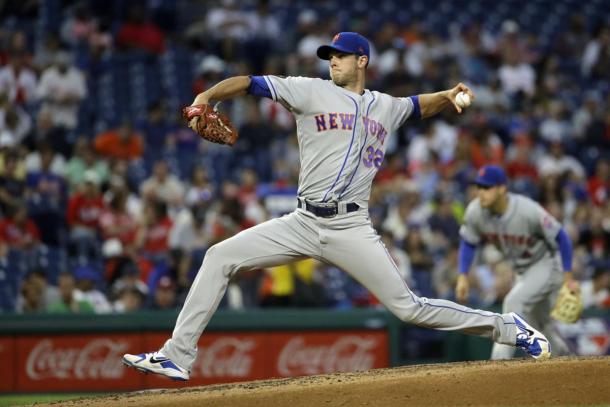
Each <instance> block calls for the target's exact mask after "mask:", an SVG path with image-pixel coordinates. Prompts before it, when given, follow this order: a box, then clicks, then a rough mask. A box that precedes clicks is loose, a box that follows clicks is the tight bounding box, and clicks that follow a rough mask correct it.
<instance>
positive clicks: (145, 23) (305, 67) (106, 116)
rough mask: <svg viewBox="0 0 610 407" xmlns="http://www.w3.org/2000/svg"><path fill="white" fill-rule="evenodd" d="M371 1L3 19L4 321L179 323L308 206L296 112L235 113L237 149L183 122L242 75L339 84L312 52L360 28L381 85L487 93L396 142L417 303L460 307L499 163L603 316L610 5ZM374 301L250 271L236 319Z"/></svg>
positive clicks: (400, 134)
mask: <svg viewBox="0 0 610 407" xmlns="http://www.w3.org/2000/svg"><path fill="white" fill-rule="evenodd" d="M372 3H373V2H372V1H361V2H354V3H353V4H352V2H343V1H337V2H323V1H314V2H301V1H295V2H283V1H272V0H270V1H265V0H259V1H254V0H251V1H246V2H237V1H233V0H223V1H219V2H212V1H209V2H207V1H206V2H200V1H186V0H182V1H177V2H164V1H161V2H158V1H124V2H123V1H120V0H114V1H97V0H89V1H86V0H85V1H78V2H76V1H61V0H49V1H44V2H35V1H34V2H32V1H24V2H3V3H1V4H0V17H1V20H0V292H1V295H0V297H1V298H2V300H1V301H0V306H1V309H2V311H5V312H13V311H15V312H21V313H30V312H61V313H67V312H94V313H106V312H130V311H135V310H139V309H175V308H177V307H179V306H180V304H181V303H182V302H183V301H184V299H185V296H186V293H187V292H188V288H189V286H190V284H191V282H192V280H193V278H194V276H195V275H196V273H197V271H198V269H199V267H200V264H201V261H202V259H203V256H204V255H205V251H206V250H207V248H209V247H210V246H211V245H213V244H215V243H217V242H220V241H222V240H224V239H226V238H228V237H230V236H232V235H234V234H235V233H238V232H239V231H241V230H244V229H246V228H249V227H252V226H254V225H256V224H258V223H261V222H263V221H265V220H267V219H270V218H272V217H275V216H278V215H281V214H282V213H286V212H289V211H291V210H293V209H294V208H295V207H296V199H295V196H296V185H297V181H298V170H299V153H298V146H297V144H296V137H295V136H294V135H295V127H294V122H293V119H292V117H291V115H290V114H289V113H288V112H287V111H286V110H285V109H284V108H283V107H282V106H280V105H279V104H277V103H274V102H272V101H270V100H268V99H255V98H252V97H248V98H243V99H239V100H236V101H233V102H227V103H225V104H223V106H222V107H221V108H222V109H224V110H225V111H226V112H227V113H229V115H230V116H231V118H232V120H233V121H234V122H235V123H236V124H237V125H238V127H239V131H240V139H239V141H238V143H237V144H236V146H235V147H233V148H229V147H226V146H217V145H213V144H210V143H206V142H203V141H201V140H199V139H198V138H197V136H196V135H195V134H194V133H193V132H192V131H190V130H189V129H188V128H186V126H185V125H184V123H183V122H182V120H181V118H180V116H179V107H180V106H182V105H187V104H190V103H191V102H192V99H193V98H194V96H195V95H196V94H197V93H198V92H200V91H202V90H204V89H207V88H209V87H210V86H212V85H213V84H215V83H217V82H218V81H220V80H222V79H223V78H225V77H228V76H232V75H237V74H275V75H302V76H320V77H324V78H327V77H328V66H327V63H326V62H324V61H321V60H318V59H317V57H316V56H315V51H316V49H317V47H318V46H319V45H321V44H324V43H328V42H329V41H330V40H331V39H332V36H333V35H334V34H335V33H336V32H339V31H346V30H349V31H358V32H360V33H362V34H364V35H366V36H367V37H368V38H369V39H370V40H371V41H372V45H373V47H372V48H373V49H372V57H371V62H370V66H369V68H368V73H367V87H368V88H370V89H375V90H380V91H384V92H387V93H389V94H392V95H394V96H409V95H415V94H419V93H426V92H433V91H437V90H442V89H447V88H449V87H452V86H454V85H455V84H456V83H457V82H459V81H463V82H465V83H467V84H468V85H469V86H471V87H472V89H473V90H474V92H475V94H476V96H477V99H476V102H475V103H474V104H473V106H471V107H470V108H469V109H467V110H466V112H465V113H464V114H462V115H457V114H456V113H455V112H451V111H447V112H445V113H443V114H441V115H439V116H437V117H435V118H434V119H430V120H425V121H421V122H416V121H413V122H407V124H406V125H405V126H403V128H401V129H400V130H399V131H397V132H396V133H395V134H392V135H391V136H390V137H389V138H388V142H389V143H390V144H389V146H388V151H387V154H386V160H385V162H384V164H383V167H382V168H381V170H380V171H379V173H378V176H377V178H376V180H375V184H374V188H373V194H372V197H371V201H370V213H371V219H372V221H373V224H374V226H375V228H376V229H377V230H378V231H379V233H380V235H381V236H382V239H383V242H384V243H385V245H386V247H387V248H388V251H389V252H390V254H391V255H392V257H393V258H394V260H395V261H396V263H397V265H398V266H399V268H400V270H401V273H402V275H403V277H404V279H405V280H406V281H407V283H408V284H409V285H410V286H411V287H412V288H413V289H414V291H416V292H417V293H418V294H420V295H423V296H428V297H434V298H448V299H453V297H454V287H455V280H456V277H457V247H458V242H459V234H458V231H459V226H460V222H461V220H462V216H463V212H464V208H465V206H466V204H467V203H468V202H469V201H470V200H471V199H472V198H473V197H474V190H473V188H472V187H471V185H470V184H469V183H470V181H471V180H472V179H473V177H474V175H475V174H476V170H477V168H479V167H480V166H483V165H486V164H499V165H502V166H503V167H504V168H506V170H507V172H508V174H509V176H510V189H511V190H512V191H514V192H518V193H522V194H526V195H528V196H531V197H532V198H534V199H536V200H537V201H539V202H540V203H541V204H542V205H543V206H544V207H545V208H546V209H547V210H549V211H550V213H551V214H553V215H554V216H555V217H556V218H557V219H559V220H560V221H561V222H562V223H563V225H564V226H565V228H566V230H567V231H568V233H569V235H570V237H571V238H572V241H573V243H574V250H575V255H574V273H575V275H576V277H577V278H578V279H579V280H581V283H582V289H583V292H584V293H585V302H586V306H587V307H597V308H610V294H609V290H610V201H609V200H608V194H609V192H610V10H609V9H608V5H607V4H605V3H604V2H603V1H592V2H590V3H588V5H587V7H584V8H581V7H577V4H575V3H574V2H572V1H570V0H559V1H553V2H545V1H540V2H530V3H528V2H519V1H515V2H514V6H515V7H517V6H519V7H521V6H523V7H524V8H523V12H520V13H519V16H518V18H517V16H515V17H514V19H509V18H504V16H505V15H508V14H510V10H508V12H507V10H505V6H502V4H504V3H507V4H511V2H498V3H497V4H496V3H491V2H477V1H474V0H473V1H463V2H459V5H458V4H457V3H458V2H446V1H445V2H442V4H440V5H439V7H438V8H436V7H435V10H434V13H436V14H437V16H436V17H435V16H433V15H432V14H425V12H424V11H423V10H424V8H425V7H424V6H423V3H422V2H419V1H413V2H409V3H408V4H407V5H405V6H404V7H401V9H400V10H397V9H393V7H395V6H394V5H393V3H392V2H382V4H381V7H379V4H377V6H378V7H372V6H373V4H372ZM375 3H378V2H375ZM532 4H533V6H532ZM458 6H459V7H460V9H459V11H460V13H461V14H459V15H458V14H456V15H457V17H456V18H449V17H448V18H447V19H444V18H442V16H445V15H446V16H453V15H454V14H455V13H454V11H455V12H456V13H457V10H454V8H457V7H458ZM422 7H424V8H422ZM437 9H438V10H437ZM370 10H376V13H372V12H370ZM438 15H440V16H441V17H438ZM537 15H545V16H546V17H548V18H549V20H548V21H550V23H549V24H547V25H546V26H545V27H542V26H541V25H540V24H537V23H536V21H538V20H537V19H536V18H535V17H536V16H537ZM548 27H551V29H549V28H548ZM125 64H126V65H125ZM124 66H126V68H125V69H127V70H126V71H125V72H126V73H125V75H126V76H125V78H126V79H125V81H123V80H122V79H120V78H122V76H120V75H121V72H123V71H122V69H123V67H124ZM150 69H152V71H150V72H153V75H152V76H150V75H149V73H150V72H149V70H150ZM123 73H124V72H123ZM155 89H156V91H155ZM117 111H118V113H117ZM470 278H471V279H472V282H471V287H474V288H475V289H472V290H471V291H472V293H471V294H472V298H471V299H470V303H471V304H474V305H477V306H492V305H497V304H500V303H501V301H502V299H503V297H504V295H505V294H506V293H507V292H508V290H509V289H510V286H511V283H512V278H513V275H512V270H511V268H510V264H509V263H507V262H506V261H505V260H504V259H502V256H501V255H500V254H499V253H498V252H497V251H496V250H495V249H494V248H493V247H486V248H485V249H484V250H483V251H482V253H481V262H480V264H479V265H478V266H477V267H476V270H475V271H474V272H472V273H470ZM378 305H379V304H378V301H377V300H376V299H375V298H374V297H373V296H372V295H371V294H370V293H368V292H367V291H366V290H365V289H364V288H362V286H360V285H359V284H358V283H357V282H356V281H354V280H353V279H351V278H350V277H349V276H348V275H346V274H345V273H343V272H342V271H341V270H338V269H336V268H335V267H332V266H330V265H326V264H320V263H318V262H316V261H314V260H304V261H302V262H298V263H294V264H291V265H286V266H281V267H276V268H273V269H265V270H253V271H248V272H243V273H240V274H239V275H237V276H236V278H235V279H233V280H232V282H231V284H230V286H229V289H228V293H227V295H226V296H225V298H224V300H223V303H222V304H221V307H228V308H231V309H240V308H252V307H273V306H297V307H298V306H314V307H335V308H351V307H368V306H378Z"/></svg>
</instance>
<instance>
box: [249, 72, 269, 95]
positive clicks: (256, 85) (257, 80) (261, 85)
mask: <svg viewBox="0 0 610 407" xmlns="http://www.w3.org/2000/svg"><path fill="white" fill-rule="evenodd" d="M246 92H247V93H248V94H249V95H254V96H260V97H265V98H269V99H273V97H272V96H271V90H270V89H269V86H268V85H267V82H266V81H265V78H263V77H262V76H251V77H250V86H248V89H247V90H246Z"/></svg>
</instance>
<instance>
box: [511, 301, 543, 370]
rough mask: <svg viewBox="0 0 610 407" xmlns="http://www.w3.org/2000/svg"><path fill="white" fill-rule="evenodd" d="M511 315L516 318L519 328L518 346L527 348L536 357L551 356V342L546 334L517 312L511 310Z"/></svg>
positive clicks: (529, 353)
mask: <svg viewBox="0 0 610 407" xmlns="http://www.w3.org/2000/svg"><path fill="white" fill-rule="evenodd" d="M510 315H511V316H512V317H513V319H514V320H515V327H516V329H517V342H516V344H515V346H516V347H518V348H521V349H523V350H525V351H526V352H527V353H528V355H530V356H531V357H533V358H534V359H548V358H550V357H551V344H550V343H549V341H548V339H546V336H544V335H543V334H542V333H541V332H539V331H537V330H536V329H534V328H533V327H532V326H531V325H530V324H528V323H527V322H525V320H524V319H523V318H521V316H520V315H519V314H517V313H514V312H511V313H510Z"/></svg>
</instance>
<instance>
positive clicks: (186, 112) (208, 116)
mask: <svg viewBox="0 0 610 407" xmlns="http://www.w3.org/2000/svg"><path fill="white" fill-rule="evenodd" d="M216 106H218V105H216ZM182 117H184V118H185V119H186V121H187V123H190V122H191V120H192V119H193V118H194V117H199V120H198V121H197V124H196V125H195V126H194V128H193V130H194V131H195V132H196V133H197V134H199V136H200V137H202V138H204V139H206V140H208V141H211V142H212V143H218V144H228V145H230V146H232V145H233V144H235V142H236V141H237V137H238V134H237V129H236V128H235V126H233V124H232V123H231V121H230V120H229V118H228V117H227V116H225V115H224V114H222V113H220V112H218V111H217V110H216V108H213V107H212V106H210V105H207V104H205V105H194V106H186V107H184V108H183V109H182Z"/></svg>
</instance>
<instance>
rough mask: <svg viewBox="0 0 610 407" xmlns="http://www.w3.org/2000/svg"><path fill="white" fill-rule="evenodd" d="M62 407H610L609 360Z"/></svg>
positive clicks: (445, 370) (188, 390)
mask: <svg viewBox="0 0 610 407" xmlns="http://www.w3.org/2000/svg"><path fill="white" fill-rule="evenodd" d="M60 404H61V405H62V406H100V407H102V406H103V407H109V406H134V407H138V406H180V407H190V406H214V407H220V406H231V407H275V406H289V407H301V406H302V407H311V406H324V407H327V406H329V407H330V406H346V407H347V406H349V407H354V406H383V407H385V406H388V407H394V406H400V407H405V406H568V405H569V406H573V405H596V406H600V405H610V357H595V358H593V357H588V358H576V357H570V358H554V359H550V360H546V361H536V360H532V359H523V360H510V361H484V362H466V363H450V364H436V365H418V366H406V367H398V368H392V369H379V370H370V371H366V372H357V373H335V374H330V375H322V376H309V377H300V378H293V379H277V380H265V381H255V382H246V383H235V384H225V385H213V386H203V387H185V388H183V389H172V390H167V389H158V390H147V391H142V392H134V393H123V394H116V395H111V396H106V397H102V398H95V399H77V400H74V401H63V402H61V403H60ZM51 405H55V406H57V405H58V403H53V404H51ZM36 406H40V404H36Z"/></svg>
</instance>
